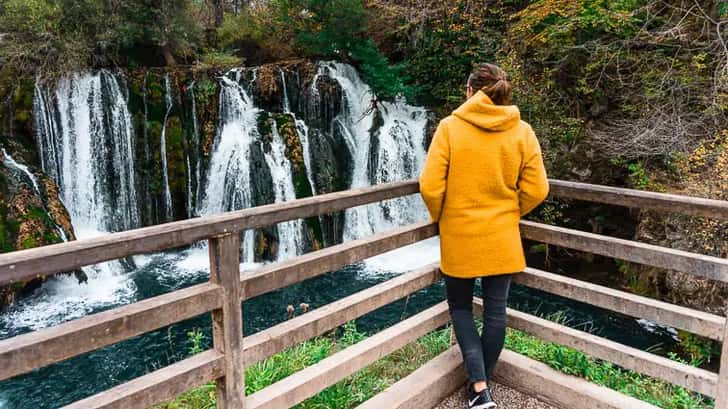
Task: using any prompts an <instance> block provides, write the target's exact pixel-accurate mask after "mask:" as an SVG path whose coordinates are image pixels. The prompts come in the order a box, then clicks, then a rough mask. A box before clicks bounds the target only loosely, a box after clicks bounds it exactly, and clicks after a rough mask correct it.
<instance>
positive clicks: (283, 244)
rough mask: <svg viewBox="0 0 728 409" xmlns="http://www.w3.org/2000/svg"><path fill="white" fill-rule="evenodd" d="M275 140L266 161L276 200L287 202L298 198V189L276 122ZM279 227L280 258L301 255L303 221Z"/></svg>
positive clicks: (273, 126)
mask: <svg viewBox="0 0 728 409" xmlns="http://www.w3.org/2000/svg"><path fill="white" fill-rule="evenodd" d="M271 131H272V133H273V140H272V141H271V142H270V152H265V153H264V155H265V161H266V163H267V164H268V168H270V173H271V179H272V180H273V193H274V195H275V202H276V203H280V202H285V201H288V200H295V199H296V189H295V187H294V186H293V180H292V179H291V174H292V167H291V162H290V161H289V160H288V158H287V157H286V145H285V143H284V142H283V138H282V137H281V135H280V134H279V132H278V128H277V126H276V124H275V123H273V125H272V127H271ZM277 229H278V254H277V257H276V258H277V259H278V260H285V259H288V258H291V257H293V256H297V255H300V254H301V252H302V250H303V222H302V221H301V220H291V221H288V222H284V223H279V224H278V225H277Z"/></svg>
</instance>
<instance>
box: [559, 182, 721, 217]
mask: <svg viewBox="0 0 728 409" xmlns="http://www.w3.org/2000/svg"><path fill="white" fill-rule="evenodd" d="M549 182H550V185H551V194H552V195H553V196H556V197H563V198H569V199H577V200H584V201H588V202H595V203H603V204H610V205H616V206H625V207H630V208H638V209H646V210H658V211H663V212H671V213H682V214H686V215H690V216H699V217H707V218H711V219H717V220H723V221H728V201H723V200H713V199H704V198H700V197H692V196H680V195H671V194H666V193H657V192H648V191H644V190H633V189H624V188H619V187H612V186H601V185H591V184H587V183H578V182H568V181H565V180H550V181H549Z"/></svg>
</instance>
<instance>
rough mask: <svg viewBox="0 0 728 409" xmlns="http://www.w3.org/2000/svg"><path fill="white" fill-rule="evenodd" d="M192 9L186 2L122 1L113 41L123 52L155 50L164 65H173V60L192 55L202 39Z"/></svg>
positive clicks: (175, 61)
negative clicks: (153, 48) (141, 47)
mask: <svg viewBox="0 0 728 409" xmlns="http://www.w3.org/2000/svg"><path fill="white" fill-rule="evenodd" d="M150 3H154V5H152V4H150ZM192 7H193V5H192V3H191V1H190V0H157V1H150V0H126V1H122V2H120V7H119V14H120V24H119V29H117V30H116V33H115V36H116V42H117V43H118V44H119V45H120V46H121V48H127V49H133V48H135V47H138V46H153V47H158V48H159V50H160V52H161V53H162V55H163V57H164V60H165V62H166V64H167V65H175V64H176V63H177V57H190V56H192V55H193V54H194V51H195V49H196V48H197V47H198V45H199V43H200V40H201V38H202V28H201V27H200V25H199V24H198V22H197V21H195V19H194V18H193V17H192V13H191V11H192Z"/></svg>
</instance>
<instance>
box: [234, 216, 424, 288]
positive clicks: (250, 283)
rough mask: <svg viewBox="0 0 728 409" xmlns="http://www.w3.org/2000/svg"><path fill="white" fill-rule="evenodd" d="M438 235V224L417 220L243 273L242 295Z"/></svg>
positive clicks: (276, 286)
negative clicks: (416, 221)
mask: <svg viewBox="0 0 728 409" xmlns="http://www.w3.org/2000/svg"><path fill="white" fill-rule="evenodd" d="M436 235H437V224H433V223H430V222H421V223H415V224H412V225H409V226H406V227H401V228H398V229H394V230H392V231H388V232H384V233H379V234H375V235H373V236H369V237H366V238H363V239H359V240H354V241H350V242H347V243H343V244H339V245H336V246H332V247H327V248H325V249H322V250H319V251H314V252H312V253H308V254H304V255H302V256H299V257H294V258H292V259H290V260H287V261H283V262H280V263H275V264H272V265H270V266H267V267H263V268H261V269H259V270H256V271H253V272H243V273H242V274H241V280H242V288H243V290H242V295H243V297H244V298H245V299H249V298H252V297H257V296H259V295H261V294H265V293H267V292H270V291H274V290H277V289H279V288H284V287H288V286H290V285H293V284H296V283H299V282H301V281H303V280H307V279H309V278H313V277H316V276H318V275H320V274H322V273H326V272H329V271H333V270H336V269H339V268H342V267H344V266H346V265H349V264H352V263H355V262H358V261H361V260H364V259H367V258H369V257H373V256H376V255H379V254H382V253H386V252H388V251H390V250H395V249H398V248H400V247H404V246H407V245H409V244H413V243H416V242H418V241H422V240H425V239H428V238H430V237H434V236H436Z"/></svg>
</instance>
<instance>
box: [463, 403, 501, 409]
mask: <svg viewBox="0 0 728 409" xmlns="http://www.w3.org/2000/svg"><path fill="white" fill-rule="evenodd" d="M496 407H497V405H496V404H495V403H494V402H488V403H484V404H482V405H475V406H470V405H465V409H496Z"/></svg>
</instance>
